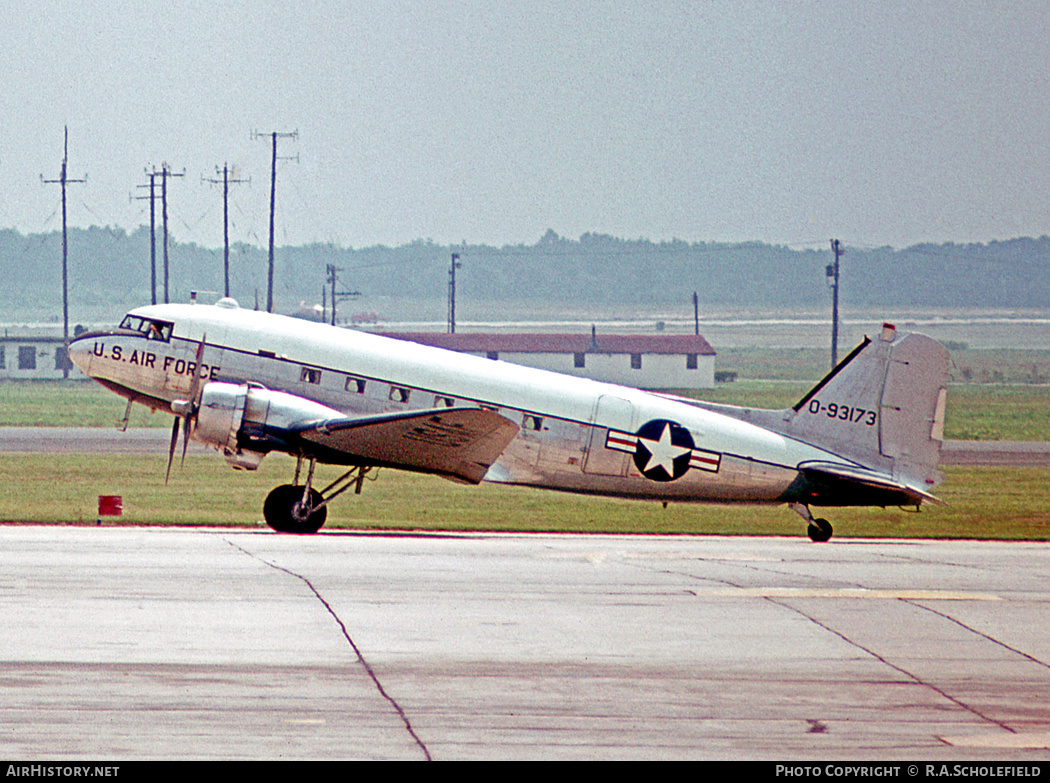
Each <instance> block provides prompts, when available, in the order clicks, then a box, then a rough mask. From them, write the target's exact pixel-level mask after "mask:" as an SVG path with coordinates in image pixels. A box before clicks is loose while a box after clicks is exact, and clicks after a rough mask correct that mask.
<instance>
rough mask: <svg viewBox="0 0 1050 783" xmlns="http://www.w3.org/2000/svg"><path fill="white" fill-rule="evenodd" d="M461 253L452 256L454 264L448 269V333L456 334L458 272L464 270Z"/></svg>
mask: <svg viewBox="0 0 1050 783" xmlns="http://www.w3.org/2000/svg"><path fill="white" fill-rule="evenodd" d="M462 266H463V264H461V263H459V253H453V254H452V263H451V264H450V265H449V268H448V333H449V334H455V333H456V270H457V269H460V268H462Z"/></svg>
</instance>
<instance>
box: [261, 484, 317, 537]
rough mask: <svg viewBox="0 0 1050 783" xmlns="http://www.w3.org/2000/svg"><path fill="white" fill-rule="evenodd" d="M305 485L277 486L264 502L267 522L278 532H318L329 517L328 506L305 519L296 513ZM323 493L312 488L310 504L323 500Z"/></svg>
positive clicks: (264, 516) (313, 504)
mask: <svg viewBox="0 0 1050 783" xmlns="http://www.w3.org/2000/svg"><path fill="white" fill-rule="evenodd" d="M302 499H303V487H297V486H294V485H292V484H282V485H281V486H279V487H275V488H274V489H273V491H272V492H270V494H269V495H267V496H266V501H265V502H264V503H263V518H264V519H265V520H266V524H267V525H269V526H270V527H272V528H273V529H274V530H276V531H277V532H278V533H316V532H317V531H318V530H320V529H321V526H322V525H323V524H324V523H325V520H326V519H328V507H327V506H324V507H322V508H319V509H317V510H316V511H314V512H313V513H312V514H310V515H309V516H308V517H306V518H305V519H300V518H299V517H298V516H297V515H296V513H295V507H296V506H297V505H299V503H301V502H302ZM321 499H322V498H321V493H320V492H318V491H317V490H316V489H312V488H311V490H310V505H311V506H316V505H317V504H318V503H320V502H321Z"/></svg>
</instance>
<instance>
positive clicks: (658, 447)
mask: <svg viewBox="0 0 1050 783" xmlns="http://www.w3.org/2000/svg"><path fill="white" fill-rule="evenodd" d="M694 445H695V444H694V443H693V436H692V435H691V434H690V433H689V430H687V429H686V428H685V427H683V426H681V425H680V424H676V423H675V422H673V421H667V420H666V419H653V420H652V421H650V422H647V423H645V424H643V425H642V427H641V429H639V430H638V446H637V448H636V449H635V451H634V464H635V465H636V466H637V467H638V470H640V471H641V472H642V475H643V476H645V477H646V478H647V479H651V480H652V481H674V480H675V479H677V478H681V477H682V476H684V475H685V472H686V471H687V470H689V461H690V459H691V458H692V455H693V448H694Z"/></svg>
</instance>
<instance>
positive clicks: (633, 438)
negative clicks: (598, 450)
mask: <svg viewBox="0 0 1050 783" xmlns="http://www.w3.org/2000/svg"><path fill="white" fill-rule="evenodd" d="M605 448H607V449H616V450H617V451H627V452H630V453H631V454H633V453H634V451H635V449H636V448H638V436H637V435H628V434H627V433H624V432H615V431H613V430H609V435H608V437H606V439H605Z"/></svg>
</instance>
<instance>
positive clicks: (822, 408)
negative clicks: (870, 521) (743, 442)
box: [784, 324, 948, 491]
mask: <svg viewBox="0 0 1050 783" xmlns="http://www.w3.org/2000/svg"><path fill="white" fill-rule="evenodd" d="M947 381H948V351H947V350H946V349H945V348H944V346H942V345H941V344H940V343H938V342H936V341H935V340H932V339H930V338H929V337H925V336H924V335H920V334H909V333H898V332H897V330H896V329H895V328H894V327H893V326H891V325H889V324H886V325H884V326H883V328H882V332H881V333H880V334H879V336H878V337H877V338H876V339H875V340H871V339H865V341H864V342H863V343H861V345H859V346H858V347H857V348H856V349H855V350H854V351H853V352H852V353H851V354H850V355H849V356H847V357H846V358H845V359H844V360H843V361H842V362H840V363H839V364H838V365H837V366H836V367H835V369H834V370H832V371H831V373H829V374H828V376H827V377H825V378H824V380H822V381H821V382H820V383H819V384H817V385H816V386H815V387H814V388H813V390H812V391H810V392H809V393H808V394H807V395H806V396H805V397H803V398H802V400H800V401H799V402H798V403H797V404H796V405H795V406H793V407H792V408H790V409H789V410H788V411H787V412H786V417H785V427H784V430H785V431H786V434H789V435H791V436H792V437H796V438H798V439H800V440H803V441H806V442H807V443H811V444H813V445H815V446H819V447H821V448H824V449H827V450H828V451H832V452H834V453H836V454H839V455H841V456H843V457H847V458H849V459H852V460H855V461H856V462H857V463H859V464H860V465H863V466H865V467H867V468H871V469H874V470H878V471H881V472H885V473H888V474H889V475H891V476H892V477H893V478H894V479H896V480H897V481H900V482H901V483H903V484H907V485H910V486H913V487H916V488H920V489H924V490H926V491H928V490H929V489H930V488H932V487H933V486H936V485H937V484H939V483H940V481H941V480H942V478H943V477H942V476H941V474H940V473H938V472H937V470H936V468H937V464H938V462H939V461H940V451H941V442H942V441H943V438H944V410H945V400H946V395H947Z"/></svg>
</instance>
